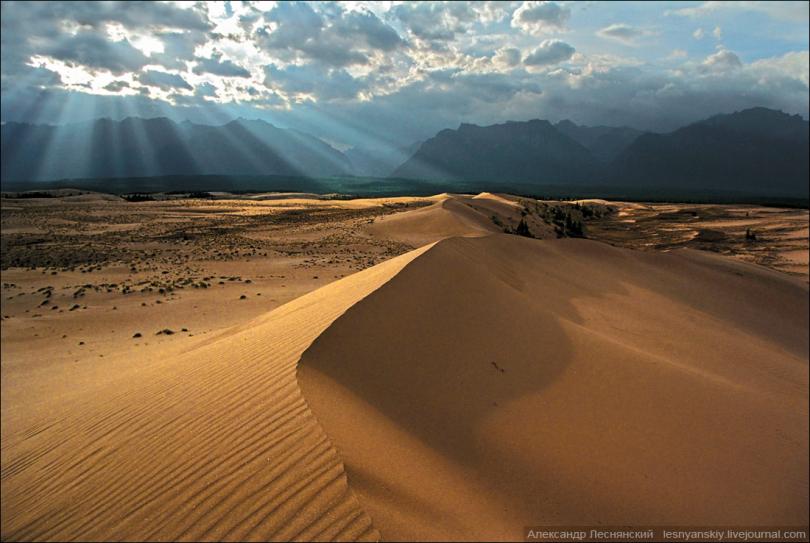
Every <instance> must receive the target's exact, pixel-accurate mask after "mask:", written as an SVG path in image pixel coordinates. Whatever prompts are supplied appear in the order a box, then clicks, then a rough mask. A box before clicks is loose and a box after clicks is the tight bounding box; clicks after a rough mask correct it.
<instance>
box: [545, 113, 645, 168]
mask: <svg viewBox="0 0 810 543" xmlns="http://www.w3.org/2000/svg"><path fill="white" fill-rule="evenodd" d="M554 128H556V129H557V130H559V131H560V132H562V133H563V134H565V135H566V136H568V137H569V138H571V139H572V140H574V141H576V142H577V143H579V144H580V145H582V146H583V147H585V148H586V149H587V150H589V151H590V152H591V154H593V156H594V158H595V159H596V160H598V161H600V162H603V163H607V162H610V161H611V160H613V159H614V158H616V156H617V155H618V154H619V153H621V152H622V151H624V150H625V149H626V148H627V147H628V146H629V145H630V144H631V143H633V142H634V141H635V140H636V138H637V137H639V136H640V135H641V134H643V133H644V132H642V131H641V130H636V129H635V128H630V127H628V126H618V127H616V126H583V125H578V124H575V123H573V122H571V121H569V120H567V119H566V120H564V121H560V122H558V123H557V124H555V125H554Z"/></svg>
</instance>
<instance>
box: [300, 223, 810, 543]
mask: <svg viewBox="0 0 810 543" xmlns="http://www.w3.org/2000/svg"><path fill="white" fill-rule="evenodd" d="M807 330H808V287H807V285H806V284H804V283H803V282H801V281H799V280H795V279H793V278H790V277H787V276H784V275H781V274H778V273H776V272H771V271H768V270H766V269H764V268H760V267H757V266H753V265H748V264H743V263H738V262H734V261H730V260H727V259H723V258H721V257H717V256H715V255H711V254H705V253H698V252H693V251H688V250H684V251H678V252H674V253H666V254H662V253H642V252H635V251H629V250H624V249H618V248H614V247H611V246H608V245H604V244H600V243H597V242H592V241H587V240H570V239H564V240H556V241H545V240H530V239H525V238H520V237H517V236H507V235H495V236H487V237H477V238H470V237H468V238H450V239H446V240H444V241H440V242H438V243H437V244H436V245H434V246H433V247H432V248H431V249H430V250H428V251H426V252H424V253H423V254H422V255H421V256H419V257H418V258H416V259H414V260H413V261H412V262H411V263H410V264H409V265H408V266H406V267H405V268H404V269H403V270H402V271H401V272H400V273H398V274H397V275H396V276H395V277H393V278H392V279H391V280H389V281H388V282H386V283H385V284H384V285H382V286H381V287H380V288H379V289H377V290H376V291H374V292H373V293H371V294H370V295H369V296H368V297H366V298H364V299H363V300H362V301H360V302H359V303H357V304H355V305H354V306H352V307H351V308H350V309H349V310H348V311H346V313H345V314H343V315H342V316H341V317H339V318H338V319H337V320H336V321H335V322H334V323H333V324H332V325H331V326H330V327H329V328H328V329H327V330H326V331H325V332H324V333H323V334H321V335H320V336H319V337H318V339H317V340H316V341H315V342H314V343H313V344H312V345H311V346H310V347H309V349H308V350H307V351H306V352H305V353H304V355H303V357H302V359H301V362H300V364H299V369H298V372H299V373H298V377H299V381H300V383H301V387H302V390H303V393H304V395H305V397H306V398H307V402H308V403H309V405H310V407H311V409H312V410H313V412H314V413H315V416H316V417H317V418H318V420H319V421H320V423H321V424H322V426H323V428H324V430H325V431H326V433H327V434H328V435H329V437H330V439H331V441H332V443H333V444H334V445H335V447H336V448H337V449H338V451H339V453H340V455H341V458H342V460H343V462H344V465H345V467H346V471H347V474H348V480H349V485H350V487H351V488H352V490H353V491H354V493H355V495H356V496H357V497H358V499H359V501H360V504H361V505H362V507H363V509H364V510H365V511H366V512H367V513H369V515H370V516H371V518H372V519H373V520H374V524H375V527H376V528H377V529H378V530H379V531H380V534H381V536H382V538H383V539H389V540H392V539H393V540H401V539H411V538H415V539H445V538H448V539H478V538H483V539H513V540H514V539H520V538H522V537H523V536H522V530H523V527H524V526H527V525H540V524H545V525H565V524H573V525H588V524H590V525H595V524H603V525H633V524H646V525H695V524H714V525H734V524H742V525H766V524H785V525H802V524H807V522H808V513H807V511H808V465H807V456H808V431H807V420H808V335H807Z"/></svg>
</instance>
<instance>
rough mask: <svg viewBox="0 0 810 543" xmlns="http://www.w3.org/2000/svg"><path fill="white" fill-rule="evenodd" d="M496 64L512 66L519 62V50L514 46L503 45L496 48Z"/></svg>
mask: <svg viewBox="0 0 810 543" xmlns="http://www.w3.org/2000/svg"><path fill="white" fill-rule="evenodd" d="M494 60H495V62H496V63H497V64H501V65H503V66H507V67H514V66H517V65H518V64H520V50H519V49H516V48H515V47H504V48H503V49H498V51H497V52H496V54H495V58H494Z"/></svg>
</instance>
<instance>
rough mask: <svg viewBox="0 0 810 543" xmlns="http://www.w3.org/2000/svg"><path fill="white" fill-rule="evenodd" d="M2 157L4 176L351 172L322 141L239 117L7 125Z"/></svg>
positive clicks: (34, 178) (342, 157)
mask: <svg viewBox="0 0 810 543" xmlns="http://www.w3.org/2000/svg"><path fill="white" fill-rule="evenodd" d="M2 155H3V161H2V179H3V181H9V180H15V181H16V180H31V181H39V180H47V179H65V178H97V177H149V176H158V175H195V174H197V175H203V174H205V175H268V174H275V175H292V176H328V175H335V174H341V175H348V174H350V173H351V165H350V163H349V161H348V159H347V158H346V156H345V155H343V154H342V153H341V152H339V151H338V150H336V149H334V148H333V147H331V146H330V145H328V144H327V143H325V142H323V141H322V140H320V139H318V138H315V137H313V136H310V135H309V134H305V133H303V132H298V131H295V130H286V129H282V128H278V127H276V126H273V125H272V124H270V123H267V122H264V121H252V120H245V119H237V120H234V121H231V122H229V123H227V124H225V125H222V126H208V125H201V124H194V123H191V122H188V121H185V122H181V123H176V122H174V121H172V120H170V119H167V118H162V117H161V118H155V119H140V118H134V117H128V118H126V119H124V120H122V121H111V120H109V119H98V120H96V121H93V122H88V123H79V124H69V125H64V126H48V125H31V124H25V123H5V124H3V126H2Z"/></svg>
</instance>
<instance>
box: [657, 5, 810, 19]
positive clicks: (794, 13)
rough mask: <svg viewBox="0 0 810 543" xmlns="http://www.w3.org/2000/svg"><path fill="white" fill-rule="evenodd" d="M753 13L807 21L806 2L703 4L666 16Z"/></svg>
mask: <svg viewBox="0 0 810 543" xmlns="http://www.w3.org/2000/svg"><path fill="white" fill-rule="evenodd" d="M735 11H736V12H746V11H748V12H755V13H762V14H764V15H767V16H769V17H771V18H773V19H777V20H784V21H804V22H807V20H808V2H807V1H802V0H800V1H787V2H778V1H774V0H770V1H765V2H754V1H740V2H734V1H730V0H723V1H713V2H703V3H702V4H699V5H697V6H690V7H686V8H680V9H675V10H669V11H667V12H666V14H667V15H680V16H683V17H691V18H699V17H706V16H708V15H715V14H717V13H722V12H735Z"/></svg>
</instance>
